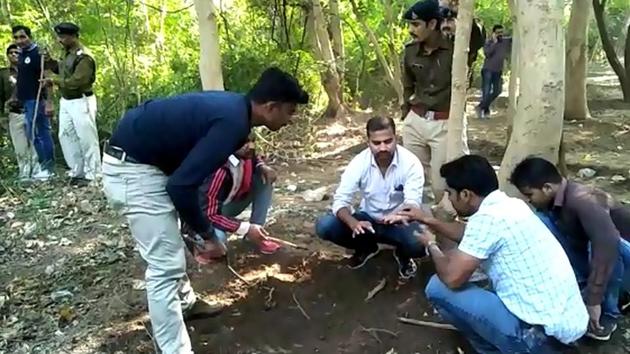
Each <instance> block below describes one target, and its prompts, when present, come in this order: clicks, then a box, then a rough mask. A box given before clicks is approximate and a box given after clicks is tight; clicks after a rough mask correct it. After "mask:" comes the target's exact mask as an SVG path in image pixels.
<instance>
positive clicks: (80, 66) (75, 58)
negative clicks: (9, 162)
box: [47, 22, 101, 183]
mask: <svg viewBox="0 0 630 354" xmlns="http://www.w3.org/2000/svg"><path fill="white" fill-rule="evenodd" d="M54 29H55V33H57V39H58V41H59V43H60V44H61V45H62V46H63V48H64V49H65V51H66V52H65V55H64V57H63V58H62V59H61V60H59V61H50V60H49V64H50V68H51V69H52V71H53V72H55V73H56V74H58V75H59V76H57V77H55V78H53V79H47V81H49V82H51V83H53V84H54V85H56V86H58V87H59V91H60V92H61V99H60V101H59V142H60V144H61V149H62V150H63V156H64V158H65V160H66V163H67V164H68V167H69V168H70V172H69V173H68V175H69V176H70V177H71V178H72V179H73V181H74V182H78V183H83V182H86V181H92V180H94V179H95V178H97V177H98V176H100V173H101V172H100V171H101V157H100V156H101V154H100V151H99V143H98V133H97V129H96V96H94V92H93V88H92V85H93V84H94V81H95V79H96V63H95V61H94V57H93V56H92V55H91V54H90V53H89V51H88V50H87V49H86V48H85V47H84V46H83V45H82V44H81V42H80V41H79V27H78V26H77V25H75V24H73V23H69V22H63V23H60V24H58V25H57V26H55V28H54Z"/></svg>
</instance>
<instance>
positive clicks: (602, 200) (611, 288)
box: [510, 157, 630, 341]
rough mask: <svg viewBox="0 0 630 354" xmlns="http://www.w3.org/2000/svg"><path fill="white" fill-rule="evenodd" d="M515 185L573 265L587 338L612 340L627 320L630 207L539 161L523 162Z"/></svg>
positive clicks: (513, 180) (535, 158) (629, 286)
mask: <svg viewBox="0 0 630 354" xmlns="http://www.w3.org/2000/svg"><path fill="white" fill-rule="evenodd" d="M510 180H511V182H512V183H513V184H514V185H515V186H516V187H517V188H518V189H519V191H520V192H521V193H522V194H523V195H524V196H525V197H527V198H528V199H529V202H530V203H531V204H532V205H533V206H534V207H535V208H536V209H538V211H539V216H540V218H541V219H542V220H543V221H544V222H545V224H546V225H547V227H548V228H549V229H550V230H551V231H552V232H553V233H554V235H555V236H556V238H557V239H558V241H560V244H561V245H562V246H563V248H564V251H565V252H566V254H567V255H568V256H569V259H570V260H571V265H572V266H573V271H574V272H575V275H576V277H577V279H578V283H579V285H580V287H581V288H582V292H583V293H584V301H585V302H586V308H587V309H588V312H589V315H590V319H591V320H590V325H589V329H588V332H587V333H586V335H587V336H588V337H590V338H593V339H596V340H600V341H606V340H609V339H610V337H611V335H612V333H613V332H614V331H615V329H617V322H618V320H619V318H620V317H621V313H620V311H619V307H618V302H619V295H620V292H621V290H622V289H625V290H626V291H629V290H630V242H629V241H630V208H629V207H627V206H625V205H622V204H621V203H619V202H618V201H616V200H615V199H614V198H613V197H612V196H611V195H610V194H608V193H606V192H604V191H602V190H599V189H597V188H593V187H589V186H586V185H583V184H580V183H577V182H574V181H572V180H569V179H567V178H564V177H562V175H561V174H560V172H559V171H558V169H557V168H556V166H554V165H553V164H552V163H551V162H549V161H547V160H545V159H543V158H539V157H529V158H527V159H525V160H523V161H521V162H520V163H519V164H518V165H517V166H516V168H514V171H513V172H512V176H511V179H510Z"/></svg>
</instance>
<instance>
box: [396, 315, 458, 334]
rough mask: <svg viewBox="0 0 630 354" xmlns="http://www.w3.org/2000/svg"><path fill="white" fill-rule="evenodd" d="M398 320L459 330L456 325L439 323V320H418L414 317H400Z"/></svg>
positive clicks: (411, 323) (416, 324)
mask: <svg viewBox="0 0 630 354" xmlns="http://www.w3.org/2000/svg"><path fill="white" fill-rule="evenodd" d="M398 321H400V322H402V323H406V324H410V325H414V326H423V327H432V328H439V329H448V330H451V331H457V330H458V329H457V328H456V327H455V326H453V325H450V324H447V323H437V322H431V321H420V320H416V319H413V318H406V317H398Z"/></svg>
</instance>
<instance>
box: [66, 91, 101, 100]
mask: <svg viewBox="0 0 630 354" xmlns="http://www.w3.org/2000/svg"><path fill="white" fill-rule="evenodd" d="M92 95H94V92H92V91H88V92H84V93H82V94H80V95H69V96H63V95H62V96H63V98H64V99H66V100H76V99H77V98H81V97H84V96H85V97H90V96H92Z"/></svg>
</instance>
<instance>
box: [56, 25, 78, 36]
mask: <svg viewBox="0 0 630 354" xmlns="http://www.w3.org/2000/svg"><path fill="white" fill-rule="evenodd" d="M55 33H57V34H73V35H76V34H78V33H79V26H77V25H75V24H74V23H71V22H62V23H60V24H58V25H57V26H55Z"/></svg>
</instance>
